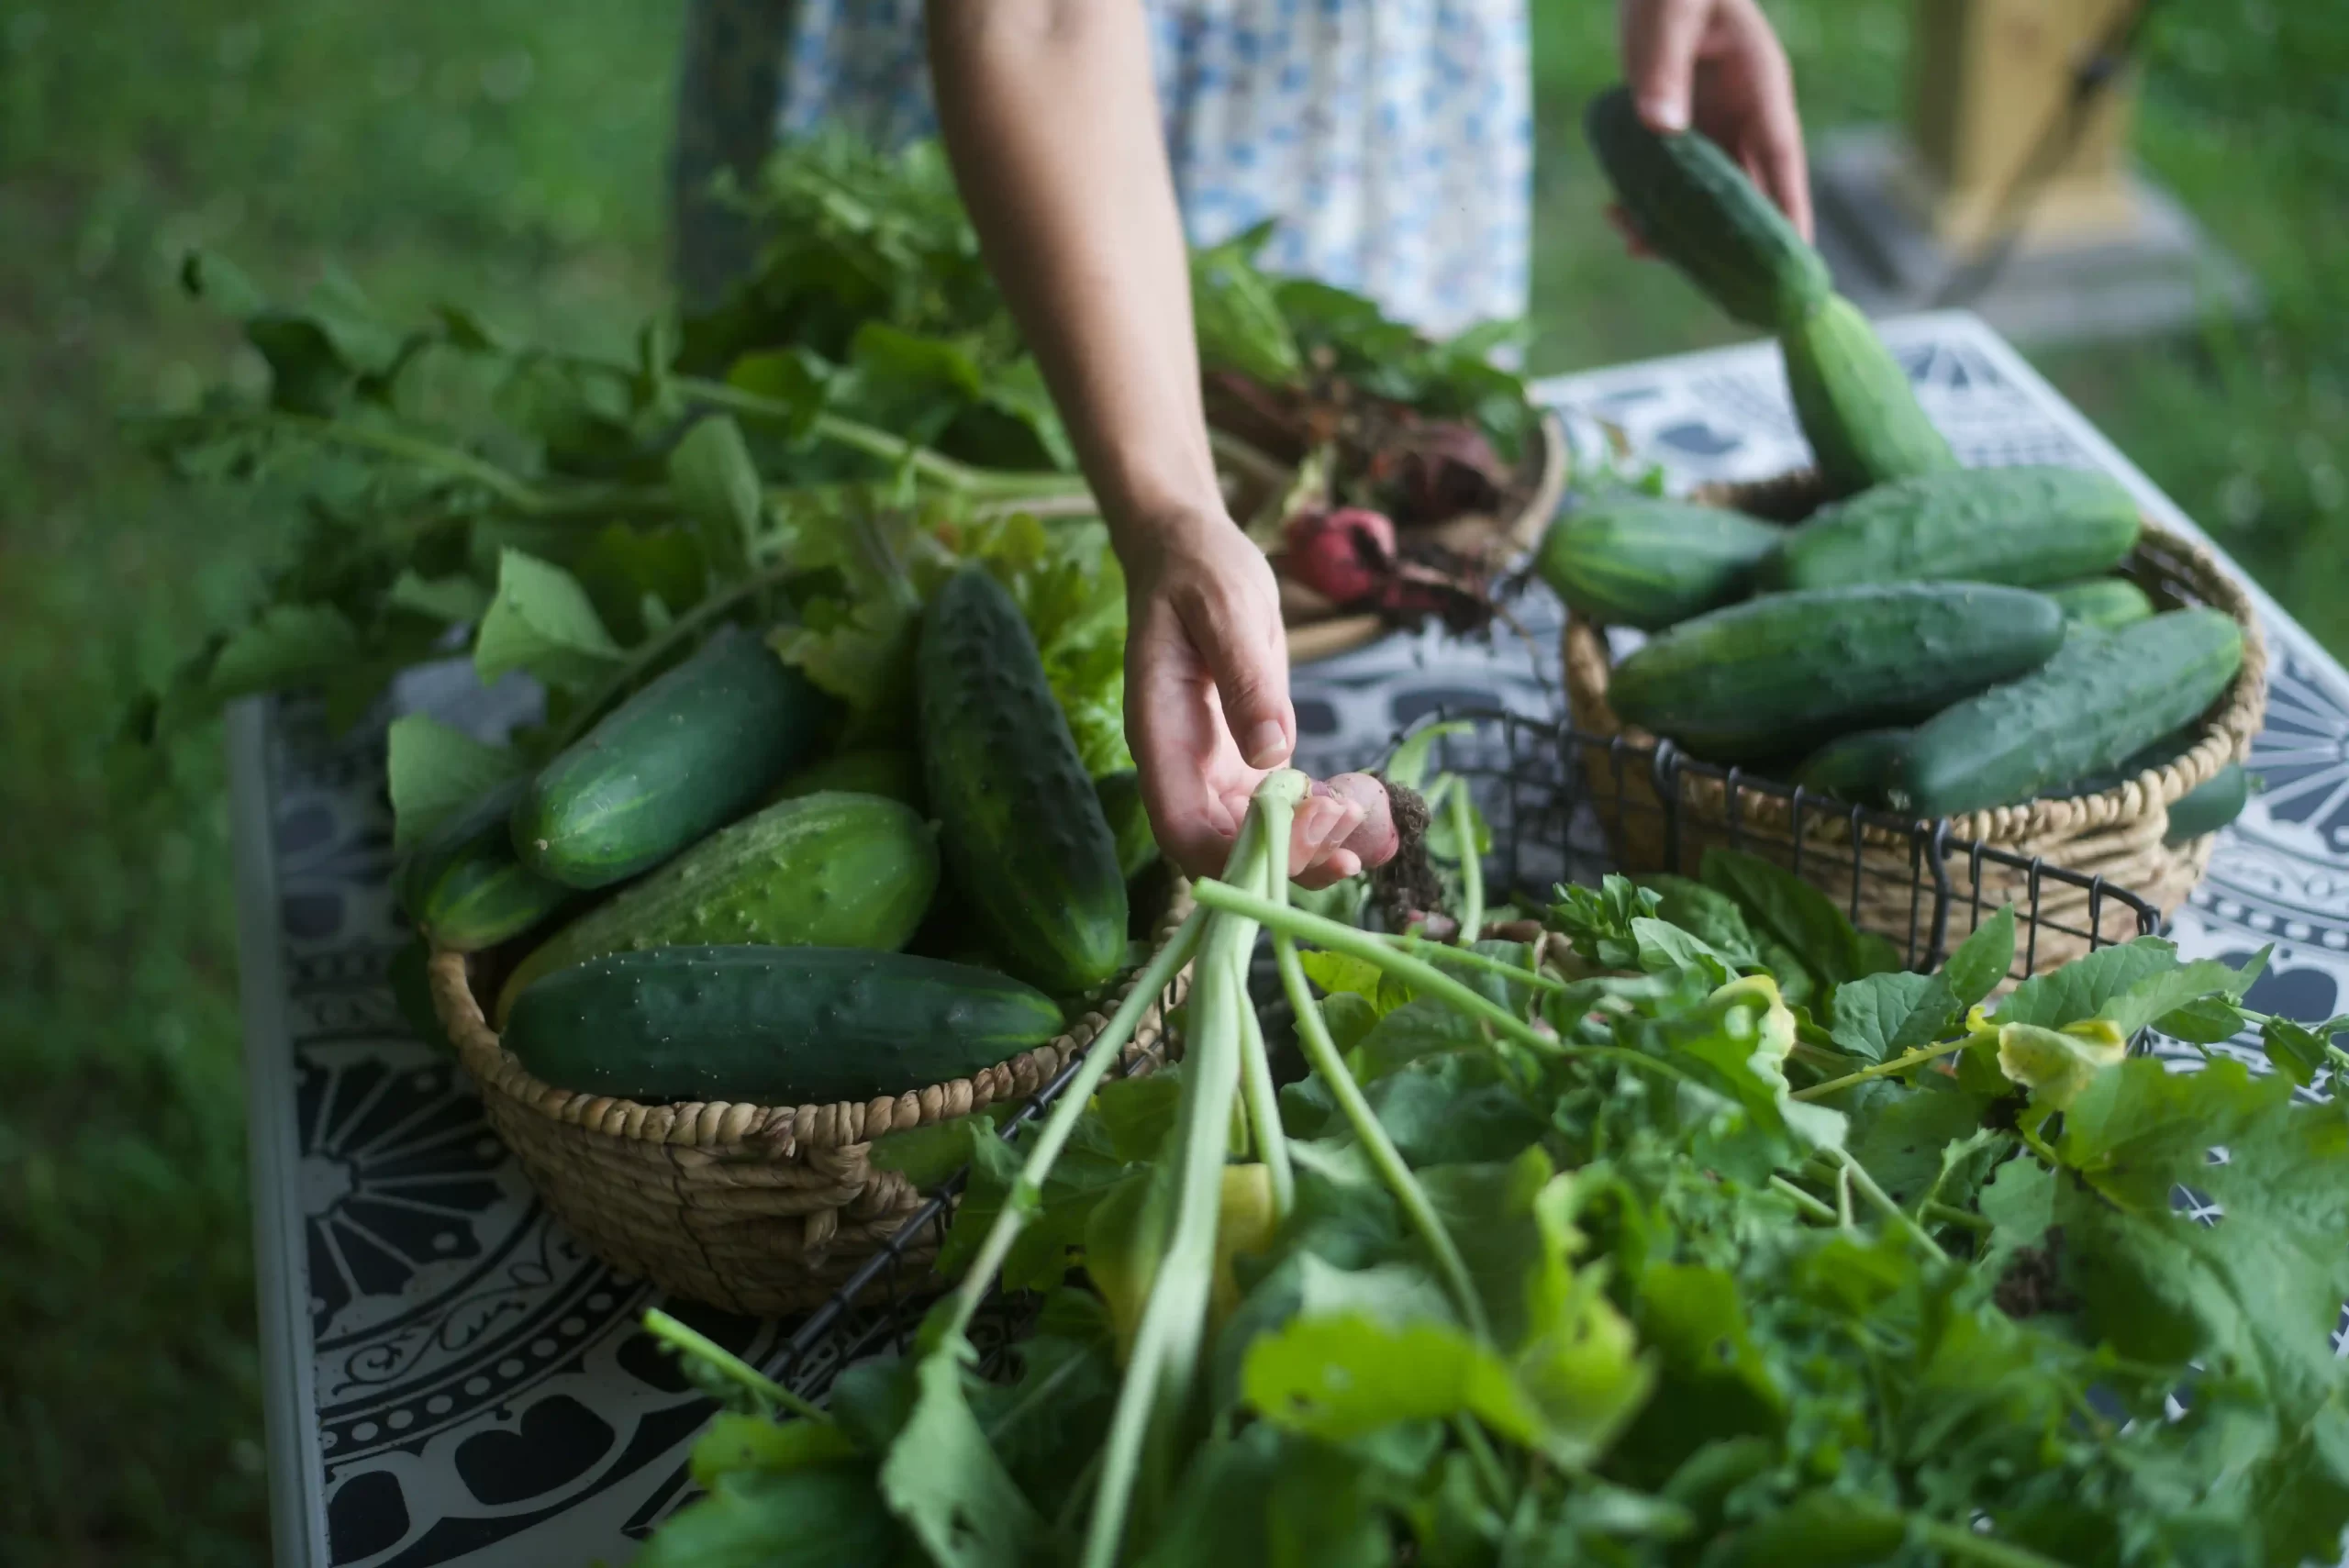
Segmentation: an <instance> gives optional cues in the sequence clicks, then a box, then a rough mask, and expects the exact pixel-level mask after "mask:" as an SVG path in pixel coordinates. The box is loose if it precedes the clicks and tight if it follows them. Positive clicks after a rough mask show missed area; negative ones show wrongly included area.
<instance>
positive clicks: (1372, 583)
mask: <svg viewBox="0 0 2349 1568" xmlns="http://www.w3.org/2000/svg"><path fill="white" fill-rule="evenodd" d="M1284 531H1285V532H1286V535H1287V539H1288V548H1287V550H1285V551H1284V552H1283V553H1282V555H1281V562H1280V564H1281V570H1282V571H1284V572H1286V573H1287V574H1288V575H1289V576H1290V577H1292V578H1294V579H1295V580H1296V581H1297V582H1298V583H1300V584H1304V585H1305V586H1306V587H1308V588H1310V589H1312V590H1313V591H1314V592H1315V593H1317V594H1319V595H1321V596H1322V597H1323V598H1325V599H1328V600H1329V601H1330V603H1332V604H1335V605H1338V606H1353V605H1359V604H1362V603H1364V602H1365V601H1367V600H1371V599H1375V598H1377V597H1379V596H1380V595H1382V594H1384V593H1385V592H1386V588H1387V584H1388V583H1389V582H1390V581H1391V580H1392V578H1393V575H1394V572H1395V525H1394V524H1393V523H1390V522H1388V521H1387V520H1386V518H1385V517H1381V516H1380V515H1379V514H1378V513H1376V512H1371V511H1365V510H1364V509H1363V508H1361V507H1359V506H1341V507H1340V508H1339V509H1338V510H1336V511H1334V512H1318V511H1316V512H1299V513H1298V514H1297V516H1296V517H1291V518H1290V519H1289V520H1288V526H1287V528H1286V529H1285V530H1284Z"/></svg>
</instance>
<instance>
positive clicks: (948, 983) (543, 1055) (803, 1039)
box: [503, 947, 1061, 1106]
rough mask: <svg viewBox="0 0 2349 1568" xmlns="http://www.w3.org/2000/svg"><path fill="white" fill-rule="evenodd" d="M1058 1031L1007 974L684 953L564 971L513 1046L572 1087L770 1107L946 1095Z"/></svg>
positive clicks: (863, 958) (519, 1021) (866, 959)
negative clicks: (916, 1092) (933, 1091)
mask: <svg viewBox="0 0 2349 1568" xmlns="http://www.w3.org/2000/svg"><path fill="white" fill-rule="evenodd" d="M1060 1029H1061V1012H1060V1009H1059V1008H1058V1007H1057V1006H1054V1005H1053V1003H1052V999H1051V998H1050V997H1048V996H1045V995H1042V994H1041V992H1038V991H1037V990H1035V989H1034V988H1033V987H1030V986H1027V985H1023V984H1020V983H1019V981H1017V980H1014V979H1012V978H1011V977H1010V976H1009V975H1007V974H998V973H995V972H994V971H992V970H985V969H973V968H970V967H968V966H966V965H963V964H957V963H945V962H940V961H939V960H937V959H932V958H916V957H914V956H913V955H912V954H910V953H901V952H873V951H867V950H865V949H862V948H775V947H674V948H650V949H647V950H646V951H642V952H623V953H613V954H610V955H608V956H607V957H604V958H599V959H595V960H592V961H590V962H586V963H583V964H579V965H577V966H575V967H573V968H571V969H564V970H558V971H557V972H556V973H552V974H550V975H547V976H546V977H545V978H543V979H541V980H540V981H539V982H538V983H537V984H534V985H532V986H531V987H530V988H529V990H527V991H524V992H523V993H522V995H520V996H519V997H518V999H517V1000H516V1001H515V1004H514V1014H513V1018H512V1019H511V1020H510V1021H509V1023H508V1024H507V1029H506V1032H505V1034H504V1036H503V1043H504V1045H505V1046H506V1048H507V1050H508V1051H512V1052H513V1053H514V1054H515V1055H516V1056H517V1057H518V1058H519V1059H520V1061H521V1062H522V1065H523V1066H525V1067H527V1068H529V1070H530V1071H531V1072H532V1073H536V1074H537V1075H538V1076H539V1077H540V1078H542V1079H544V1080H546V1082H548V1083H550V1084H553V1085H555V1086H556V1087H557V1088H560V1089H571V1090H574V1091H577V1092H580V1093H584V1094H596V1095H618V1096H619V1097H620V1098H623V1099H630V1100H644V1101H652V1102H659V1101H665V1100H738V1101H747V1102H750V1103H751V1104H755V1105H763V1106H796V1105H828V1104H830V1103H831V1102H833V1101H836V1100H869V1099H873V1098H875V1097H876V1096H879V1095H895V1094H901V1093H903V1092H905V1091H906V1090H907V1089H918V1088H923V1087H926V1086H928V1085H930V1084H942V1083H947V1082H951V1081H952V1080H953V1079H956V1078H961V1077H964V1076H966V1075H968V1074H969V1073H974V1072H976V1071H978V1070H979V1069H980V1068H982V1067H986V1066H991V1065H993V1064H994V1063H996V1062H1001V1061H1004V1060H1006V1059H1007V1058H1008V1057H1013V1056H1017V1055H1019V1053H1020V1052H1021V1051H1026V1050H1028V1049H1029V1048H1030V1047H1031V1046H1037V1045H1041V1044H1042V1043H1043V1042H1044V1041H1046V1040H1050V1039H1052V1037H1053V1036H1054V1035H1056V1034H1058V1033H1059V1032H1060Z"/></svg>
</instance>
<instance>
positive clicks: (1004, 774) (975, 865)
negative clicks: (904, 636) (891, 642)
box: [915, 566, 1127, 995]
mask: <svg viewBox="0 0 2349 1568" xmlns="http://www.w3.org/2000/svg"><path fill="white" fill-rule="evenodd" d="M915 658H916V662H915V681H916V684H917V685H918V688H919V692H920V708H921V712H920V727H921V752H922V775H923V778H924V780H925V782H926V783H927V784H928V786H929V794H930V810H931V811H932V812H933V813H934V814H935V815H936V816H937V817H938V819H939V823H940V827H941V838H942V848H943V851H944V853H945V859H946V868H947V872H948V874H949V876H950V877H951V878H952V881H953V883H954V885H955V888H956V890H957V891H958V892H959V893H960V894H961V895H962V897H963V902H965V903H966V904H968V905H969V906H971V908H972V910H973V912H974V914H975V915H976V916H977V917H978V918H979V919H980V920H981V921H982V922H983V923H984V925H985V929H986V931H987V940H988V941H989V943H990V944H991V945H992V946H993V947H994V948H995V949H996V951H1000V952H1001V953H1002V954H1003V957H1004V962H1005V963H1006V965H1007V966H1008V968H1009V969H1010V970H1011V972H1012V973H1015V974H1018V975H1019V977H1020V978H1022V979H1024V980H1029V981H1032V982H1033V983H1034V984H1038V985H1041V986H1042V987H1043V988H1044V989H1045V990H1047V991H1051V992H1052V993H1054V994H1056V995H1070V994H1074V993H1076V992H1081V991H1085V990H1089V989H1091V988H1092V987H1093V986H1096V985H1098V984H1101V983H1102V982H1103V981H1105V980H1107V979H1108V978H1109V977H1110V976H1111V975H1112V974H1114V973H1117V970H1118V966H1119V962H1121V961H1122V960H1123V959H1124V957H1125V954H1126V916H1127V910H1126V879H1125V876H1124V875H1123V873H1121V872H1120V870H1119V864H1118V840H1117V838H1116V836H1115V835H1114V834H1112V833H1111V832H1110V830H1109V822H1108V817H1107V816H1106V815H1105V814H1104V813H1103V811H1102V809H1101V799H1100V796H1099V795H1097V794H1095V793H1094V788H1093V780H1092V779H1091V777H1090V776H1088V775H1087V774H1086V773H1085V762H1084V760H1083V759H1082V758H1081V757H1080V756H1079V755H1078V753H1077V749H1076V741H1075V740H1074V738H1073V737H1072V736H1071V735H1070V733H1069V728H1068V720H1067V719H1066V718H1065V717H1063V715H1062V713H1061V709H1060V704H1059V703H1057V702H1055V701H1054V700H1053V698H1052V686H1051V685H1050V684H1048V683H1047V682H1046V680H1045V678H1044V665H1043V661H1042V660H1041V659H1040V658H1039V657H1038V656H1037V653H1036V639H1035V638H1034V637H1033V636H1031V635H1030V632H1029V630H1028V624H1027V622H1026V621H1024V620H1022V619H1021V618H1020V616H1019V606H1017V605H1015V604H1013V603H1012V600H1011V595H1009V594H1008V593H1007V592H1005V591H1004V588H1003V586H1002V584H999V583H997V582H996V580H995V579H994V578H993V577H991V576H989V575H988V574H987V573H986V570H985V568H984V567H977V566H970V567H965V568H963V570H962V571H960V572H958V573H955V574H954V575H953V576H952V577H950V578H949V579H947V581H946V583H945V584H944V585H943V586H941V588H940V589H939V590H938V593H937V595H936V596H935V597H934V598H932V599H931V601H930V609H929V612H928V614H926V615H925V616H924V617H923V618H922V628H921V642H920V647H919V649H918V651H917V653H916V656H915Z"/></svg>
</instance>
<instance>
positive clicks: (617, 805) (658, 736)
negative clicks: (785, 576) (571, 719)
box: [513, 625, 833, 887]
mask: <svg viewBox="0 0 2349 1568" xmlns="http://www.w3.org/2000/svg"><path fill="white" fill-rule="evenodd" d="M832 717H833V705H832V702H831V699H830V698H829V697H827V696H825V695H823V694H822V693H821V692H819V691H818V690H817V689H816V688H815V687H814V686H813V685H811V684H808V681H807V676H805V675H803V674H801V673H799V671H797V670H796V669H795V668H793V667H792V666H790V665H788V664H785V662H783V661H782V660H781V659H780V658H778V657H776V655H775V653H774V650H772V649H770V648H768V647H767V646H766V645H765V644H764V643H763V642H762V641H760V640H759V639H757V638H755V637H752V636H751V635H750V634H749V633H748V632H745V631H743V630H742V629H741V628H739V627H735V626H731V625H729V626H723V627H720V628H718V631H717V632H716V633H714V634H713V635H712V636H711V637H710V639H709V640H708V641H707V642H706V643H704V644H703V645H702V646H701V647H700V648H699V649H698V650H696V651H695V653H694V655H693V657H692V658H690V659H687V660H686V661H685V662H684V663H682V664H679V665H678V666H677V667H676V668H674V669H673V670H670V671H668V672H667V673H664V674H662V676H661V677H660V678H659V679H657V680H655V681H653V682H652V683H651V684H649V685H647V686H645V687H644V689H643V690H641V691H640V692H638V693H637V694H636V695H633V696H631V697H629V699H628V700H627V701H626V702H624V703H622V704H621V705H620V706H618V707H616V708H614V709H613V710H612V711H611V712H610V713H608V714H606V715H605V716H604V717H603V718H602V719H601V720H599V721H598V722H597V723H596V727H595V728H593V729H591V730H589V731H588V732H587V734H586V735H584V736H583V737H581V738H580V740H577V741H576V742H574V743H573V745H572V746H571V747H570V748H569V749H568V750H566V751H564V752H563V753H562V755H561V756H559V757H557V758H555V759H554V760H553V761H552V762H549V763H548V764H547V765H546V766H545V767H544V768H542V769H540V771H539V775H538V777H537V778H535V779H533V780H532V781H531V782H530V784H529V788H528V789H526V790H525V791H524V792H523V795H522V798H521V799H520V800H519V801H518V802H517V803H516V806H515V808H514V824H513V829H514V851H515V853H516V854H518V855H519V856H520V857H521V860H522V863H523V864H524V865H526V866H528V867H529V869H531V870H532V871H534V872H537V873H539V874H540V875H541V876H545V877H551V878H552V879H553V880H554V881H556V882H560V883H563V884H568V885H569V886H572V887H603V886H607V885H608V884H612V883H615V882H618V881H621V880H623V879H624V878H627V877H630V876H634V875H635V874H636V873H639V872H640V871H645V870H649V869H650V868H651V867H653V866H656V865H659V864H660V863H661V862H662V861H665V860H667V859H668V858H669V857H670V856H671V855H674V854H675V853H676V852H677V851H679V850H682V849H684V848H685V846H686V845H687V844H690V843H692V842H694V841H695V840H697V839H699V838H702V837H703V836H704V835H706V834H707V833H708V832H709V831H710V830H711V829H712V828H719V827H723V826H724V825H725V824H727V823H729V822H731V821H732V820H733V819H734V818H736V817H740V816H741V815H742V813H744V812H745V811H748V810H749V809H750V808H751V806H755V805H757V804H758V802H759V800H760V799H761V798H762V797H763V796H764V795H766V793H767V792H768V791H769V790H771V789H773V788H774V786H775V784H777V783H779V782H780V781H781V780H782V779H783V778H784V776H785V774H787V773H789V772H790V771H791V770H792V769H793V768H795V767H796V766H798V765H799V764H800V763H801V762H805V761H806V760H807V758H808V757H809V756H810V755H811V754H812V753H813V752H814V751H815V750H816V748H817V746H818V743H819V742H820V741H821V740H822V739H823V736H824V732H825V730H826V729H827V728H829V725H830V723H831V720H832Z"/></svg>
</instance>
